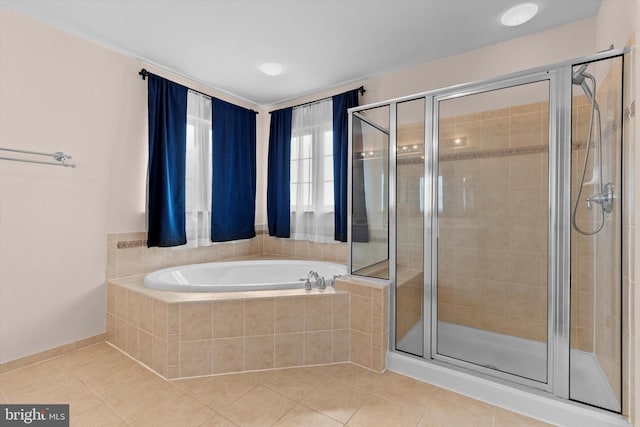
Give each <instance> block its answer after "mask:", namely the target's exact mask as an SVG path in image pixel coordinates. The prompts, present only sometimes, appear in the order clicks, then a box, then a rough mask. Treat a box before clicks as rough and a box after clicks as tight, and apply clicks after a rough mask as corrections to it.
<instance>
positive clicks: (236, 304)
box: [107, 276, 388, 379]
mask: <svg viewBox="0 0 640 427" xmlns="http://www.w3.org/2000/svg"><path fill="white" fill-rule="evenodd" d="M143 277H144V276H133V277H130V278H125V279H116V280H112V281H110V283H109V284H108V286H107V341H109V342H111V343H112V344H114V345H115V346H116V347H118V348H119V349H121V350H122V351H124V352H125V353H127V354H128V355H130V356H131V357H133V358H134V359H136V360H138V361H140V362H141V363H143V364H145V365H147V366H148V367H150V368H151V369H153V370H154V371H156V372H157V373H158V374H160V375H162V376H163V377H165V378H170V379H171V378H184V377H192V376H204V375H212V374H221V373H229V372H241V371H253V370H263V369H273V368H283V367H292V366H309V365H319V364H329V363H337V362H346V361H352V362H353V363H356V364H359V365H361V366H364V367H367V368H370V369H375V370H377V371H382V370H383V369H384V354H385V353H386V349H387V347H386V342H387V341H388V326H386V325H388V321H387V319H388V310H387V311H385V310H384V308H383V301H387V303H388V290H387V291H386V292H385V289H388V287H379V286H376V285H372V286H368V285H367V284H364V283H351V282H347V281H342V282H339V283H338V285H337V289H336V290H333V289H327V290H324V291H319V290H313V291H305V290H280V291H254V292H225V293H183V292H166V291H157V290H153V289H148V288H145V287H144V286H143V284H142V279H143Z"/></svg>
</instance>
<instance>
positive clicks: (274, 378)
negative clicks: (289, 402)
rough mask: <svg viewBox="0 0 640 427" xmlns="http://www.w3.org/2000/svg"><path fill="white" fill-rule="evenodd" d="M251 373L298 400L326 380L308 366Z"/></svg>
mask: <svg viewBox="0 0 640 427" xmlns="http://www.w3.org/2000/svg"><path fill="white" fill-rule="evenodd" d="M249 375H250V377H251V379H252V380H254V381H256V382H258V383H260V384H262V385H264V386H265V387H268V388H270V389H272V390H274V391H277V392H278V393H280V394H282V395H284V396H286V397H288V398H289V399H293V400H296V401H300V400H302V399H303V398H304V397H305V396H306V395H307V394H308V393H310V392H312V391H313V390H314V389H315V388H316V387H318V386H319V385H320V384H322V383H323V382H324V378H323V377H322V376H320V375H316V374H313V373H312V372H311V371H309V370H308V369H307V368H289V369H275V370H269V371H260V372H252V373H250V374H249Z"/></svg>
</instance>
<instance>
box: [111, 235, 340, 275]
mask: <svg viewBox="0 0 640 427" xmlns="http://www.w3.org/2000/svg"><path fill="white" fill-rule="evenodd" d="M261 255H276V256H285V257H288V258H301V259H313V260H317V261H331V262H339V263H342V264H346V262H347V244H346V243H315V242H309V241H306V240H291V239H281V238H276V237H271V236H269V235H268V234H267V232H266V230H264V228H263V227H261V226H256V237H254V238H253V239H247V240H238V241H234V242H226V243H214V244H212V245H210V246H204V247H199V248H177V249H176V248H147V242H146V233H144V232H135V233H111V234H108V235H107V279H116V278H119V277H127V276H133V275H137V274H144V273H150V272H152V271H156V270H160V269H163V268H166V267H175V266H178V265H186V264H197V263H202V262H215V261H225V260H230V259H234V258H240V257H247V256H261Z"/></svg>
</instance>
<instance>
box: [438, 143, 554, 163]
mask: <svg viewBox="0 0 640 427" xmlns="http://www.w3.org/2000/svg"><path fill="white" fill-rule="evenodd" d="M547 151H549V146H548V145H529V146H527V147H510V148H497V149H495V150H482V151H465V152H461V153H451V154H442V155H441V156H440V158H439V160H440V161H441V162H449V161H453V160H472V159H486V158H490V157H508V156H524V155H527V154H538V153H546V152H547Z"/></svg>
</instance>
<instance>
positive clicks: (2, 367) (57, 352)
mask: <svg viewBox="0 0 640 427" xmlns="http://www.w3.org/2000/svg"><path fill="white" fill-rule="evenodd" d="M106 337H107V334H106V333H104V334H99V335H94V336H92V337H89V338H84V339H81V340H78V341H75V342H72V343H69V344H65V345H61V346H59V347H55V348H51V349H49V350H45V351H41V352H39V353H35V354H31V355H29V356H25V357H21V358H19V359H14V360H10V361H9V362H4V363H0V374H5V373H7V372H9V371H13V370H16V369H20V368H24V367H25V366H29V365H33V364H34V363H38V362H43V361H45V360H48V359H53V358H54V357H58V356H62V355H63V354H67V353H71V352H72V351H76V350H79V349H81V348H84V347H89V346H92V345H94V344H98V343H101V342H105V340H106Z"/></svg>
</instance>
